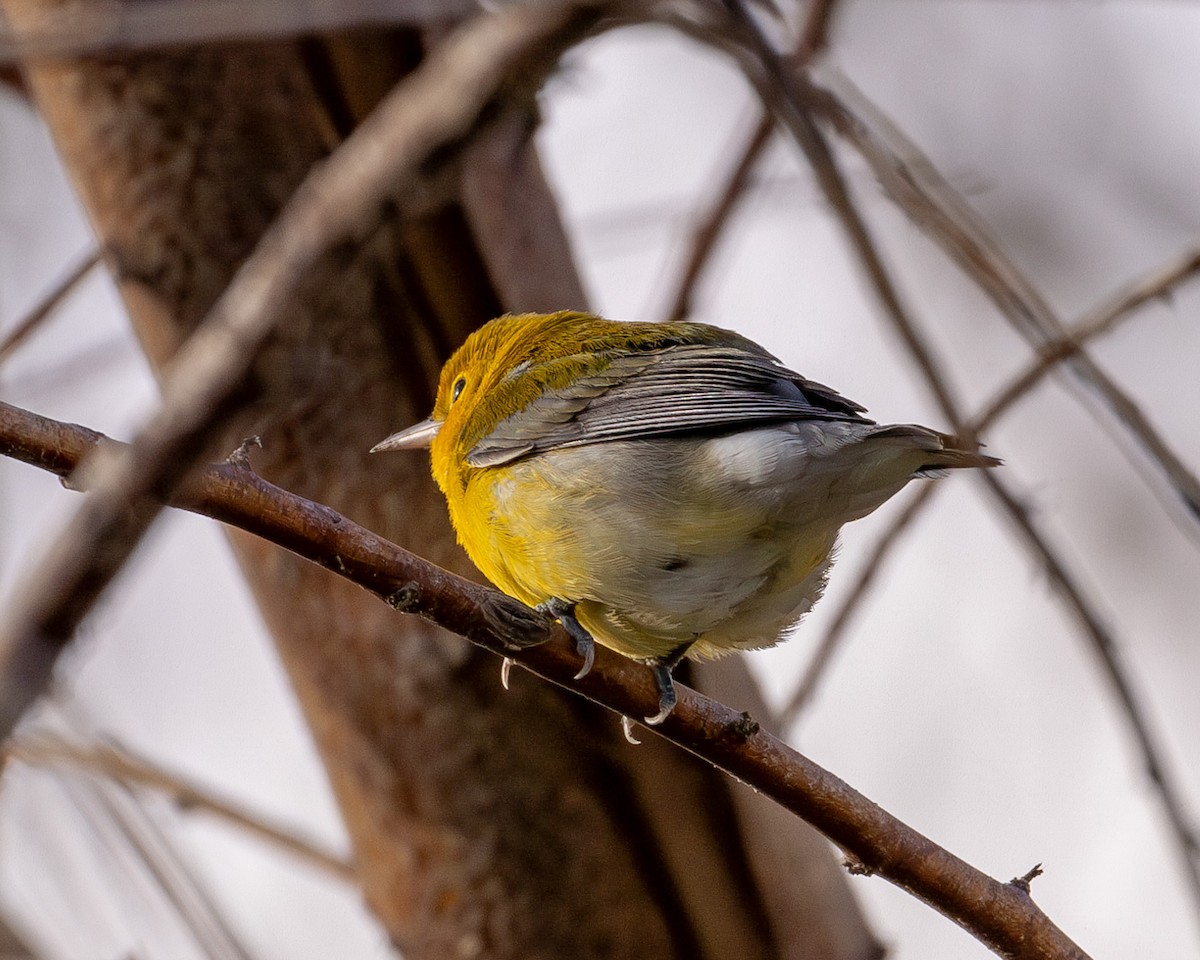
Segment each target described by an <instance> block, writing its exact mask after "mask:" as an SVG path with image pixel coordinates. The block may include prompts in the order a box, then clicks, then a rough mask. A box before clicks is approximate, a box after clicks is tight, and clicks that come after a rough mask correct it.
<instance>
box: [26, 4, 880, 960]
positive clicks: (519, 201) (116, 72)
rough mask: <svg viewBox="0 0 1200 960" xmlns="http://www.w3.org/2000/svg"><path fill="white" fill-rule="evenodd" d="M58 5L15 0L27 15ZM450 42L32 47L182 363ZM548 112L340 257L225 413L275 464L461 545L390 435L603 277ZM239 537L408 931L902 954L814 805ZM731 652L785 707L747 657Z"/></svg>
mask: <svg viewBox="0 0 1200 960" xmlns="http://www.w3.org/2000/svg"><path fill="white" fill-rule="evenodd" d="M40 4H41V0H3V6H4V8H5V9H6V10H7V12H8V14H9V16H10V18H11V19H12V20H13V22H14V23H16V24H20V23H21V22H23V21H25V20H27V19H28V18H29V17H30V16H32V15H33V14H34V13H36V10H37V9H38V8H39V6H40ZM422 49H423V40H422V39H421V38H420V37H418V36H416V35H414V34H412V33H404V32H399V31H388V32H383V31H376V32H366V31H356V32H354V33H353V34H347V35H343V36H339V37H336V38H328V37H326V38H308V39H303V40H297V41H294V42H269V43H244V44H227V45H222V46H212V47H204V48H189V49H179V50H173V51H170V52H163V53H151V54H139V55H136V56H130V57H123V58H121V59H112V60H94V59H93V60H87V61H83V62H73V63H59V64H41V65H36V66H32V67H31V68H30V69H29V71H28V80H29V82H30V86H31V89H32V90H33V93H34V96H35V98H36V100H37V103H38V105H39V107H40V109H41V110H42V112H43V114H44V115H45V117H46V119H47V121H48V123H49V124H50V126H51V128H52V130H53V133H54V135H55V137H56V139H57V142H58V144H59V147H60V150H61V152H62V154H63V157H64V159H65V162H66V165H67V167H68V169H69V171H70V173H71V175H72V177H73V178H74V180H75V183H76V185H77V188H78V190H79V192H80V194H81V196H82V198H83V200H84V203H85V204H86V206H87V208H88V210H89V212H90V215H91V217H92V220H93V223H94V225H95V228H96V231H97V233H98V234H99V236H100V238H101V240H102V242H103V244H104V248H105V252H106V259H107V262H108V264H109V266H110V267H111V269H112V271H113V273H114V275H115V276H116V278H117V280H118V283H119V285H120V289H121V292H122V295H123V297H124V298H125V301H126V303H127V304H128V307H129V311H130V315H131V317H132V319H133V323H134V326H135V328H136V330H137V333H138V336H139V337H140V338H141V341H142V343H143V344H144V346H145V349H146V351H147V354H148V355H149V356H150V357H151V359H152V361H153V362H154V363H155V365H156V366H158V367H161V366H162V365H163V364H165V363H166V362H168V361H169V359H170V357H171V355H172V353H173V352H174V350H175V349H176V348H177V347H178V345H179V344H180V343H181V342H182V341H183V339H184V338H186V336H187V334H188V332H189V331H190V330H191V329H192V328H193V326H194V325H195V324H196V323H197V322H198V320H199V319H200V318H201V317H202V316H203V314H204V313H205V311H206V310H207V309H208V307H209V306H210V305H211V304H212V302H213V301H214V299H215V298H216V297H217V295H218V294H219V293H220V292H221V290H222V289H223V288H224V287H225V285H226V284H227V283H228V281H229V279H230V277H231V275H232V274H233V272H234V271H235V270H236V269H237V266H238V264H239V262H240V261H241V259H242V258H243V257H244V256H245V255H246V254H247V252H248V251H249V250H250V249H251V248H252V246H253V244H254V243H255V241H256V239H257V237H258V236H259V234H260V233H261V232H262V230H263V229H264V228H265V227H266V225H267V224H268V223H269V222H270V221H271V219H272V218H273V216H274V215H275V214H276V213H277V211H278V210H279V208H280V207H281V205H282V204H284V203H285V202H286V201H287V199H288V197H289V196H290V195H291V193H292V191H293V190H294V189H295V187H296V186H297V184H298V183H299V182H300V180H301V179H302V178H303V176H304V175H305V173H306V171H307V170H308V169H309V168H310V166H311V165H312V164H313V163H315V162H317V161H319V160H320V159H321V158H322V157H323V156H325V155H326V154H327V153H328V152H329V151H330V150H332V149H334V148H335V147H336V145H337V143H338V142H339V140H340V139H341V138H342V137H343V136H344V135H345V133H346V132H347V131H348V130H349V129H351V128H352V127H353V125H354V124H355V122H357V120H358V119H359V118H360V117H361V116H362V115H363V114H364V113H365V112H366V111H367V110H369V109H370V107H371V106H372V105H373V104H374V103H375V102H376V101H377V99H378V98H379V96H381V95H382V94H383V93H384V92H385V91H386V90H387V89H388V88H389V87H390V85H391V84H392V83H393V82H394V81H395V80H396V79H397V78H398V77H399V76H401V75H403V73H405V72H406V71H408V70H410V69H412V68H413V67H414V66H415V65H416V64H417V63H418V62H419V61H420V58H421V55H422ZM531 129H532V117H530V118H529V122H528V123H521V122H518V121H516V120H510V121H507V122H505V123H503V124H501V125H499V126H498V127H496V128H494V129H493V130H492V131H491V133H490V134H489V135H488V137H487V138H486V139H485V140H484V141H482V142H480V143H479V144H477V145H476V146H475V147H474V148H473V150H472V151H471V153H470V157H469V160H468V162H467V163H466V165H465V166H464V169H463V171H462V177H461V184H460V186H459V189H458V190H457V191H456V192H455V193H454V194H453V195H452V196H447V197H446V198H445V200H444V202H441V203H439V204H437V205H434V206H431V207H429V208H428V209H425V210H424V211H423V212H420V213H418V214H413V213H411V212H409V213H406V214H401V213H399V212H397V211H391V212H390V213H388V214H386V215H383V216H382V217H381V220H380V223H379V225H378V226H377V228H375V229H374V230H373V231H372V232H371V233H370V236H369V237H368V238H367V239H365V240H364V241H363V242H362V243H361V244H358V245H355V246H353V247H351V246H346V247H345V248H344V249H341V250H339V251H338V252H337V255H336V256H334V257H331V258H330V259H329V260H328V261H327V262H326V263H325V264H323V266H322V269H321V270H319V271H316V272H315V274H314V276H313V277H312V278H311V282H310V283H309V284H308V289H307V290H306V291H305V292H304V296H303V297H302V300H301V302H300V303H299V304H298V306H297V309H296V311H295V313H294V315H293V316H292V317H291V319H290V321H289V322H288V324H287V325H286V327H285V328H283V329H281V330H280V331H279V332H278V335H277V336H276V337H275V339H274V341H273V343H272V346H271V349H270V350H269V351H268V352H267V353H266V355H265V356H264V357H263V359H262V360H261V362H260V363H259V364H258V366H257V368H256V382H255V385H254V388H253V390H252V391H251V392H250V394H249V395H248V396H246V397H245V398H244V403H243V406H242V407H241V409H240V410H238V411H235V412H231V420H230V427H229V431H228V433H227V435H226V436H225V438H224V439H223V443H224V444H225V447H226V449H232V447H233V446H234V445H236V443H237V441H238V440H239V439H240V438H242V437H244V436H247V435H249V434H260V435H261V436H262V437H263V439H264V444H265V448H264V450H263V451H262V452H261V453H255V455H254V462H255V465H256V467H257V468H258V469H259V470H260V472H261V473H262V474H263V475H264V476H266V477H267V478H268V479H270V480H272V481H273V482H276V483H278V484H281V485H283V486H285V487H289V488H291V489H293V490H295V491H297V492H299V493H301V494H303V495H304V496H307V497H311V498H313V499H316V500H321V501H324V502H326V503H329V504H330V505H332V506H333V507H335V508H336V509H338V510H340V511H342V512H344V513H346V514H347V515H349V516H351V517H353V518H354V519H355V520H357V521H359V522H361V523H363V524H365V525H367V526H370V527H373V528H375V529H377V530H379V531H380V532H381V533H383V534H384V535H385V536H387V537H389V538H391V539H393V540H395V541H397V542H399V543H402V544H404V545H406V546H408V547H410V548H411V549H414V550H416V551H417V552H419V553H422V554H424V555H425V556H427V557H429V558H430V559H432V560H434V561H435V562H437V563H439V564H442V565H444V566H447V567H450V568H451V569H457V570H460V571H462V570H465V569H467V562H466V560H465V558H464V557H463V556H462V555H461V553H460V552H459V551H458V549H457V547H455V546H454V544H453V538H452V536H451V534H450V532H449V530H448V527H447V523H446V514H445V508H444V505H443V503H442V501H441V498H440V495H439V494H438V493H437V491H436V490H435V489H434V487H433V485H432V483H431V481H430V480H429V476H428V466H427V463H426V460H425V458H423V457H420V456H413V457H411V458H406V457H402V456H391V457H386V458H370V457H368V454H367V452H366V451H367V450H368V448H369V447H370V446H371V445H372V444H373V443H374V442H376V441H377V440H379V439H380V438H382V437H383V436H385V435H386V434H387V433H389V432H391V431H392V430H394V429H396V428H397V427H399V426H401V425H403V424H405V423H408V422H410V421H412V420H414V419H417V418H419V417H420V416H423V415H424V414H425V412H426V411H427V409H428V407H429V405H430V403H431V398H432V391H433V384H434V383H435V382H436V374H437V371H438V369H439V367H440V365H441V362H442V360H443V359H444V358H445V357H446V356H447V355H448V353H449V351H450V350H452V349H453V347H454V346H455V345H456V344H457V343H458V342H459V341H460V340H461V339H462V338H463V337H464V336H465V335H466V333H467V332H468V331H469V330H470V329H472V328H473V327H474V326H476V325H477V324H479V323H481V322H482V321H484V320H486V319H487V318H489V317H490V316H492V315H495V314H497V313H499V312H503V311H504V310H523V309H551V308H561V307H565V306H581V305H582V304H583V300H584V297H583V294H582V292H581V290H580V288H579V283H578V280H577V278H576V275H575V273H574V269H573V266H572V264H571V261H570V256H569V250H568V247H567V244H566V242H565V239H564V237H563V234H562V231H561V227H560V226H559V223H558V221H557V218H556V213H555V209H554V205H553V199H552V197H551V196H550V194H549V192H548V190H547V188H546V186H545V184H544V182H543V180H542V177H541V174H540V170H539V168H538V164H537V161H536V156H535V155H534V153H533V152H532V151H531V150H530V149H529V146H528V140H527V135H528V133H529V131H530V130H531ZM233 540H234V546H235V549H236V552H237V555H238V557H239V560H240V562H241V563H242V566H243V569H244V570H245V573H246V576H247V578H248V580H249V581H250V583H251V585H252V586H253V589H254V591H255V594H256V596H257V597H258V599H259V602H260V604H261V606H262V609H263V613H264V616H265V617H266V620H267V622H268V624H269V625H270V628H271V630H272V632H273V634H274V636H275V639H276V642H277V646H278V650H279V654H280V657H281V658H282V660H283V662H284V664H285V665H286V668H287V670H288V672H289V674H290V676H291V679H292V682H293V684H294V686H295V689H296V691H297V695H298V697H299V699H300V702H301V704H302V706H303V709H304V712H305V715H306V716H307V718H308V721H309V723H310V725H311V727H312V730H313V734H314V737H315V739H316V743H317V746H318V748H319V750H320V753H321V756H322V757H323V759H324V762H325V765H326V768H327V770H328V773H329V776H330V779H331V781H332V783H333V786H334V790H335V792H336V795H337V799H338V802H339V804H340V806H341V810H342V813H343V816H344V817H345V820H346V823H347V826H348V828H349V831H350V834H351V837H352V840H353V844H354V851H355V856H356V859H357V863H358V866H359V869H360V873H361V878H362V885H363V890H364V892H365V896H366V898H367V900H368V902H369V904H370V906H371V908H372V909H373V910H374V911H375V913H376V914H377V915H378V917H379V918H380V920H381V921H382V923H383V924H384V926H385V927H386V928H387V930H388V931H389V933H390V934H391V936H392V937H393V939H394V941H395V942H396V944H397V945H398V946H399V947H401V949H402V950H403V951H404V953H405V955H406V956H408V957H411V958H414V960H426V958H429V960H433V958H450V957H460V958H461V957H476V956H479V957H494V958H514V960H515V958H524V960H530V958H542V957H545V958H564V957H573V958H590V957H597V958H599V957H613V958H631V960H632V958H635V957H636V958H643V957H653V958H671V957H678V958H680V960H694V958H705V957H707V958H726V957H733V956H736V957H739V958H818V957H820V958H856V960H859V958H866V957H871V956H877V955H878V953H879V950H878V947H877V945H876V944H875V943H874V941H873V939H872V938H871V937H870V935H869V933H868V932H867V931H866V929H865V927H864V926H863V924H862V921H861V918H860V916H859V914H858V911H857V908H856V907H855V905H854V903H853V901H852V899H851V897H850V894H849V890H848V888H847V885H846V882H845V879H844V877H843V876H841V875H840V871H839V868H838V867H837V866H836V862H835V858H834V856H833V854H832V853H831V852H830V850H829V849H828V847H827V845H826V844H825V843H824V842H823V841H821V840H820V839H819V838H817V837H816V835H815V834H812V833H811V832H810V831H808V830H807V828H805V827H804V825H803V824H799V823H797V822H796V821H794V820H791V819H790V818H787V817H785V816H782V815H780V814H779V812H778V811H776V810H774V809H772V808H770V807H769V805H768V804H766V803H765V802H763V801H762V800H761V799H760V798H758V797H755V796H753V795H752V794H751V793H750V792H749V791H747V790H744V789H742V788H740V787H737V786H736V785H733V784H731V783H729V782H728V781H727V779H726V778H724V777H723V776H722V775H720V774H718V773H716V772H715V771H713V770H711V769H708V768H707V767H704V766H702V765H700V764H699V763H698V762H697V761H695V760H694V759H692V758H691V757H688V756H685V755H683V754H680V753H679V752H678V751H676V750H674V749H672V748H669V747H668V746H667V745H665V744H662V743H660V742H658V741H656V740H655V739H654V738H648V739H647V742H646V743H645V744H643V745H642V746H641V747H639V748H636V749H634V748H631V747H629V746H627V745H626V744H624V742H623V741H622V740H621V739H620V736H619V732H618V731H617V727H616V722H615V718H613V717H611V716H609V715H606V714H602V713H600V712H599V711H597V710H596V709H594V708H592V707H591V706H589V705H588V704H586V703H584V702H582V701H580V700H578V699H577V698H573V697H571V696H569V695H566V694H563V693H561V692H559V691H556V690H554V689H552V688H550V687H549V686H547V685H546V684H543V683H541V682H538V681H535V680H534V679H532V678H529V677H528V676H524V675H522V676H514V683H513V689H512V691H511V692H508V693H505V692H504V691H503V690H502V689H501V687H500V684H499V679H498V667H499V664H498V662H497V661H496V660H495V658H493V657H491V656H490V655H486V654H483V653H481V652H479V651H477V650H475V649H474V648H472V647H470V646H469V645H468V644H466V643H465V642H463V641H461V640H459V639H458V638H456V637H452V636H449V635H447V634H444V633H440V632H438V631H436V630H435V629H433V628H431V627H429V626H427V625H425V624H424V623H422V622H420V621H417V620H415V619H412V618H403V617H401V616H400V615H398V614H396V613H394V612H393V611H391V610H389V609H388V608H386V607H385V606H384V605H382V604H380V603H379V602H378V601H376V600H375V599H373V598H371V597H369V596H368V595H366V594H364V593H362V592H360V591H358V590H356V589H354V588H352V587H349V586H348V585H346V584H345V583H342V582H340V581H338V580H337V579H336V578H334V577H332V576H330V575H328V574H327V573H326V572H325V571H323V570H320V569H319V568H317V567H315V566H312V565H310V564H308V563H306V562H304V561H302V560H299V559H297V558H295V557H293V556H291V555H290V554H287V553H285V552H283V551H281V550H278V549H276V548H274V547H271V546H270V545H267V544H265V543H263V542H261V541H258V540H256V539H254V538H251V537H249V536H235V537H234V538H233ZM713 677H714V679H713V681H712V682H714V683H718V684H725V688H724V689H725V691H726V692H728V691H730V690H733V691H734V692H732V693H730V696H731V697H732V698H733V699H734V701H735V702H737V701H739V700H740V705H743V704H744V705H745V706H746V707H749V708H750V709H758V710H761V707H760V705H759V704H757V703H755V702H751V700H752V699H753V698H754V693H753V690H752V687H751V685H750V684H749V683H748V680H747V677H746V675H745V671H744V667H743V666H742V665H741V664H739V663H730V664H723V665H721V667H720V669H719V670H718V671H715V672H714V674H713ZM702 685H704V686H706V687H707V688H708V689H710V690H712V689H713V688H712V687H711V685H710V684H708V683H704V684H702ZM713 692H716V693H718V694H719V693H720V692H721V691H720V690H715V691H713Z"/></svg>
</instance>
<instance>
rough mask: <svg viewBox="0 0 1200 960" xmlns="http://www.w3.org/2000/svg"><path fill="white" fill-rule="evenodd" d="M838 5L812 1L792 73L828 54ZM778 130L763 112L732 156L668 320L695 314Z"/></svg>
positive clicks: (692, 245) (831, 0)
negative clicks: (705, 280) (700, 289)
mask: <svg viewBox="0 0 1200 960" xmlns="http://www.w3.org/2000/svg"><path fill="white" fill-rule="evenodd" d="M835 6H836V0H809V6H808V16H807V18H806V19H805V21H804V26H803V27H802V29H801V31H800V37H799V39H798V41H797V43H796V50H795V52H794V53H793V55H792V58H791V64H790V65H791V67H792V69H793V70H797V71H799V70H804V69H805V68H806V67H807V66H808V64H809V63H810V62H812V59H813V58H814V57H815V56H817V54H819V53H820V52H821V51H822V50H824V49H825V46H826V44H827V43H828V39H829V36H828V35H829V24H830V20H831V18H832V16H833V10H834V7H835ZM774 129H775V118H774V116H773V115H772V113H771V111H770V110H766V109H761V110H759V112H758V119H757V121H756V122H755V124H754V127H753V129H752V130H751V131H750V133H749V135H747V136H745V137H744V138H743V139H742V145H741V147H739V148H738V149H736V150H731V151H730V155H731V156H735V157H737V159H736V160H735V161H734V162H733V164H731V165H730V169H729V173H728V174H727V175H726V176H725V179H724V180H723V181H722V184H721V187H720V189H718V190H717V191H715V193H714V195H713V198H712V200H711V201H710V202H709V205H708V208H707V209H706V211H705V212H704V214H703V215H702V216H700V217H699V218H698V219H697V222H696V226H695V227H694V228H693V230H692V236H691V239H690V241H689V243H688V254H687V256H686V257H685V258H684V260H683V269H682V270H680V272H679V278H678V280H676V282H675V292H674V294H673V295H672V296H671V298H670V299H669V300H668V303H670V307H668V309H667V311H666V315H665V318H664V319H667V320H682V319H684V318H685V317H687V316H688V315H689V314H690V313H691V312H692V298H693V296H694V295H695V290H696V285H697V284H698V283H699V281H700V277H701V276H703V274H704V271H705V270H706V269H707V267H708V263H709V260H710V259H711V258H712V254H713V251H714V250H715V249H716V247H717V242H718V241H719V240H720V239H721V236H722V234H724V232H725V228H726V226H728V224H729V218H730V216H731V215H732V214H733V211H734V209H735V208H736V207H737V204H738V201H739V200H740V199H741V198H742V195H743V194H744V193H745V192H746V188H747V187H748V186H749V184H750V178H751V176H752V175H753V173H754V168H755V166H757V164H758V160H759V158H760V157H761V156H762V153H763V150H765V149H766V146H767V144H768V143H770V142H771V133H772V131H773V130H774Z"/></svg>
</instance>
